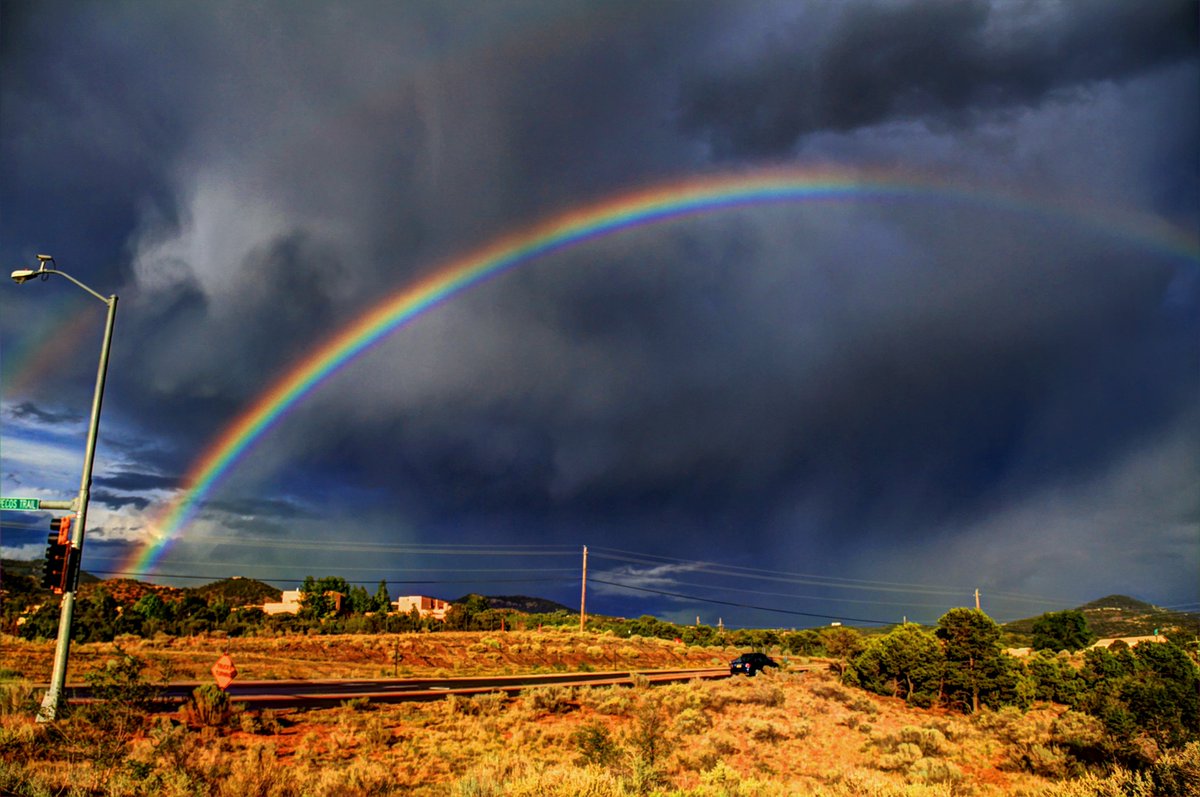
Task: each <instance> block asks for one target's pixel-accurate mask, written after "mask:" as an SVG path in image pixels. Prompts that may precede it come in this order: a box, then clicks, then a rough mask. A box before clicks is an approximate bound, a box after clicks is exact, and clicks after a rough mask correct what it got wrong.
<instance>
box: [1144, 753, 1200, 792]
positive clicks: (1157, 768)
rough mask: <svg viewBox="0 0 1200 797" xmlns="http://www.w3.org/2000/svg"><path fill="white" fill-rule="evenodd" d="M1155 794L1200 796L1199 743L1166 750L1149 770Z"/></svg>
mask: <svg viewBox="0 0 1200 797" xmlns="http://www.w3.org/2000/svg"><path fill="white" fill-rule="evenodd" d="M1149 774H1150V779H1151V780H1152V781H1153V782H1154V788H1155V792H1156V793H1157V794H1161V795H1170V797H1175V796H1176V795H1179V797H1183V795H1187V794H1200V742H1191V743H1190V744H1188V745H1187V746H1185V747H1184V748H1182V749H1180V750H1168V751H1167V752H1166V753H1164V754H1163V756H1162V757H1161V758H1160V759H1159V760H1158V761H1156V762H1155V763H1154V765H1153V766H1152V767H1151V768H1150V773H1149Z"/></svg>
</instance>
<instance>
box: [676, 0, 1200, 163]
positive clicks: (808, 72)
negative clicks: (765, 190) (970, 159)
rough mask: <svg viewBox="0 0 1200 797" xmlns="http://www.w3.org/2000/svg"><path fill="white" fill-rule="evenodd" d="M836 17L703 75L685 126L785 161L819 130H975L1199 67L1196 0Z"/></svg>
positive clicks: (947, 6)
mask: <svg viewBox="0 0 1200 797" xmlns="http://www.w3.org/2000/svg"><path fill="white" fill-rule="evenodd" d="M830 8H831V7H826V8H825V9H824V11H829V10H830ZM833 8H836V9H837V12H835V13H837V14H838V17H837V18H836V19H835V21H834V22H833V23H832V26H831V27H832V30H830V31H828V32H824V31H823V33H825V35H821V36H820V37H819V38H815V37H814V36H812V35H809V34H808V31H807V30H806V25H807V24H809V20H808V18H807V17H806V16H804V15H801V16H800V17H799V19H797V20H795V21H793V22H792V23H791V25H792V29H791V30H787V29H785V30H782V31H775V32H773V34H774V35H773V36H772V38H771V41H770V42H769V43H768V44H767V45H766V47H767V52H766V53H765V54H764V55H763V57H761V58H756V59H755V60H754V61H753V62H751V63H750V64H748V65H746V66H745V67H743V68H741V69H736V70H735V71H732V72H727V71H722V72H718V73H712V74H709V75H708V76H706V77H704V78H694V79H692V80H691V81H690V82H689V84H688V85H686V86H685V87H684V89H683V95H682V98H681V121H682V123H683V125H684V126H685V128H687V129H690V130H694V131H699V132H703V133H705V134H707V135H708V136H710V137H711V139H712V141H713V144H714V145H715V146H716V148H717V151H718V152H720V153H721V154H723V155H724V156H726V157H729V156H738V155H757V156H763V155H778V154H780V153H784V152H787V151H788V150H790V149H791V148H792V146H793V145H794V144H795V143H796V142H797V140H798V139H800V138H801V137H802V136H804V135H806V134H809V133H813V132H817V131H825V130H828V131H841V132H844V131H850V130H854V129H856V128H861V127H866V126H870V125H876V124H880V123H883V122H887V121H891V120H922V121H924V122H926V123H928V124H932V125H937V124H945V123H949V124H961V123H966V122H975V121H977V120H979V119H980V117H981V115H987V114H990V113H992V112H995V111H998V110H1009V109H1013V108H1017V107H1022V106H1037V105H1039V104H1040V103H1042V102H1043V101H1045V100H1047V99H1048V98H1050V97H1052V96H1055V95H1061V94H1063V93H1067V92H1072V91H1076V90H1079V89H1081V88H1082V87H1084V86H1085V85H1087V84H1090V83H1094V82H1096V81H1105V80H1115V81H1120V80H1125V79H1128V78H1130V77H1132V76H1135V75H1138V74H1140V73H1143V72H1145V71H1148V70H1152V69H1155V68H1159V67H1162V66H1166V65H1170V64H1173V63H1176V62H1178V61H1180V60H1183V59H1193V60H1194V59H1195V58H1196V56H1197V44H1198V40H1200V39H1198V35H1197V30H1198V25H1200V22H1198V19H1200V14H1198V9H1197V4H1196V2H1195V0H1163V2H1152V3H1129V2H1125V1H1124V0H1106V1H1105V2H1091V3H1079V4H1065V5H1053V6H1051V5H1050V4H1029V5H1020V4H1015V3H1013V4H1002V3H993V2H989V0H937V1H936V2H928V1H927V0H917V1H915V2H911V1H907V2H901V3H849V4H840V5H837V6H835V7H833ZM807 10H809V11H817V9H816V8H813V7H809V8H808V9H807ZM984 118H986V116H984Z"/></svg>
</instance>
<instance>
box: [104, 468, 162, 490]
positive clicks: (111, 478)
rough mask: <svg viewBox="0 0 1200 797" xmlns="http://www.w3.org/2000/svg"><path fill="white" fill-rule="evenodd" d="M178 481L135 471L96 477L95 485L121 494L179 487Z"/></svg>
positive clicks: (109, 473)
mask: <svg viewBox="0 0 1200 797" xmlns="http://www.w3.org/2000/svg"><path fill="white" fill-rule="evenodd" d="M178 481H179V480H178V479H175V478H172V477H169V476H160V475H158V474H154V473H137V472H134V471H116V472H112V471H110V472H108V473H106V474H103V475H99V476H96V477H95V478H94V479H93V483H94V484H96V485H99V486H100V487H108V488H110V489H112V490H120V491H121V492H137V491H139V490H163V489H168V488H171V487H175V486H177V485H178Z"/></svg>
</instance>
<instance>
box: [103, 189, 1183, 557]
mask: <svg viewBox="0 0 1200 797" xmlns="http://www.w3.org/2000/svg"><path fill="white" fill-rule="evenodd" d="M913 198H930V199H937V200H943V201H951V202H960V203H961V202H965V203H968V204H975V205H982V206H986V207H989V208H994V209H998V210H1001V211H1008V212H1018V213H1027V214H1036V215H1037V216H1039V217H1051V218H1058V219H1065V220H1067V221H1069V222H1071V223H1073V224H1076V225H1080V226H1084V227H1088V228H1092V229H1095V230H1097V231H1099V232H1101V233H1102V234H1105V235H1117V236H1119V237H1122V238H1126V239H1131V240H1133V241H1135V242H1138V243H1140V244H1143V245H1145V246H1147V247H1149V248H1151V249H1156V250H1160V251H1164V252H1166V253H1168V254H1171V255H1177V256H1181V257H1183V258H1186V259H1189V260H1192V261H1196V260H1200V243H1198V242H1197V240H1196V239H1195V238H1194V237H1192V236H1190V235H1188V234H1186V233H1184V232H1183V231H1181V230H1179V229H1178V228H1175V227H1173V226H1171V225H1169V224H1166V223H1165V222H1163V221H1162V220H1160V219H1158V218H1157V217H1152V216H1146V215H1141V214H1136V213H1129V212H1120V213H1114V212H1111V211H1108V210H1102V209H1099V208H1081V207H1079V206H1078V205H1071V204H1067V203H1063V202H1053V201H1046V200H1044V199H1039V198H1035V197H1031V196H1027V195H1022V194H1016V193H1003V192H994V191H983V190H980V189H979V188H978V187H971V186H967V185H962V184H954V183H949V182H941V181H937V180H931V179H929V178H928V177H917V176H913V175H902V174H894V173H889V174H882V175H879V174H865V173H863V172H852V171H848V170H840V169H830V168H824V169H805V170H795V169H780V168H774V169H767V170H758V171H750V172H739V173H731V174H721V175H715V176H714V175H710V176H703V177H697V178H690V179H684V180H681V181H674V182H668V183H665V184H661V185H657V186H653V187H650V188H644V189H641V190H634V191H631V192H628V193H622V194H618V195H616V196H613V197H610V198H607V199H603V200H601V201H599V202H595V203H593V204H589V205H584V206H582V207H579V208H576V209H574V210H571V211H569V212H565V213H563V214H561V215H558V216H555V217H552V218H549V219H548V220H545V221H541V222H539V223H535V224H533V225H532V226H529V227H526V228H525V229H522V230H520V231H518V232H515V233H511V234H509V235H505V236H503V237H501V238H499V239H498V240H495V241H493V242H491V243H488V244H485V245H484V246H482V247H480V248H478V249H476V250H474V251H472V252H470V253H468V254H466V255H465V256H463V257H460V258H458V259H455V260H452V261H450V262H448V263H445V264H443V265H442V266H440V267H439V268H436V269H434V270H433V271H432V272H431V273H429V274H428V275H427V276H425V277H424V278H422V279H420V280H419V281H417V282H416V283H414V284H411V285H409V286H407V287H404V288H402V289H400V290H399V291H397V292H395V293H393V294H391V295H390V296H388V297H387V298H385V299H383V300H382V301H380V302H379V303H378V304H376V305H375V306H373V307H371V308H370V309H368V310H367V311H366V312H365V313H363V314H362V315H361V316H359V317H358V318H357V319H356V320H354V321H353V322H351V323H349V324H347V325H346V326H344V327H343V328H342V329H340V330H339V331H337V332H336V333H335V334H334V335H333V336H332V337H330V338H328V339H327V340H326V341H325V342H324V343H321V344H319V345H318V346H316V347H315V348H314V349H312V350H311V351H310V352H309V353H308V354H307V355H306V356H304V358H303V359H302V360H301V361H300V362H299V363H297V364H296V365H294V366H292V367H291V369H290V370H288V371H286V372H285V373H284V374H283V375H282V376H280V377H278V378H277V379H276V380H275V381H274V382H273V383H272V384H271V385H270V386H269V387H268V388H267V390H266V391H264V392H263V393H262V394H261V395H260V396H259V397H258V399H257V400H255V401H254V402H253V403H252V404H251V405H250V406H248V407H247V408H246V409H244V410H243V411H242V412H241V414H240V415H238V416H237V417H236V418H235V419H234V420H233V422H232V423H230V424H229V425H228V426H227V427H226V428H225V429H224V431H222V432H221V433H220V435H219V436H218V437H217V438H216V439H215V440H214V441H213V442H212V443H211V444H210V445H209V446H208V447H207V448H206V449H205V450H204V452H203V453H202V454H201V455H200V457H199V458H198V459H197V460H196V461H195V462H194V464H193V465H192V466H191V468H190V469H189V470H188V471H187V473H186V475H185V477H184V479H183V484H182V488H181V490H180V491H179V493H178V495H177V496H176V497H175V498H174V499H173V500H171V501H170V503H169V504H168V505H167V506H166V507H165V509H164V510H163V511H162V512H161V513H160V514H159V515H158V516H157V519H156V520H155V521H154V522H153V523H152V525H151V530H152V532H153V533H154V538H153V539H152V540H151V541H150V542H148V543H146V544H145V545H144V546H143V547H142V548H141V550H138V551H135V553H134V555H133V556H132V557H131V558H130V559H129V560H128V561H127V563H126V565H125V567H123V568H122V569H123V570H125V571H128V572H132V573H146V572H149V571H150V570H152V569H153V568H154V566H155V565H156V564H157V562H158V561H159V559H161V557H162V556H163V555H164V554H165V553H166V551H167V550H168V548H169V546H170V544H171V543H172V541H174V540H175V539H176V537H177V536H178V535H177V532H178V531H179V529H181V528H182V527H183V526H184V525H185V524H186V523H187V522H188V521H189V520H190V519H191V517H192V516H193V515H194V514H195V512H196V511H197V509H198V507H199V505H200V504H201V503H202V502H203V501H204V499H205V497H206V496H208V495H209V493H211V492H212V490H213V488H214V487H215V486H216V484H217V483H218V482H219V481H220V480H221V478H222V477H223V476H224V475H225V474H226V473H228V472H229V470H230V468H232V467H233V465H234V464H235V463H236V462H237V461H238V459H239V458H240V457H242V456H243V455H244V454H245V453H246V451H247V450H248V449H249V448H250V447H251V446H252V445H253V444H254V443H255V441H257V440H258V439H259V438H261V437H262V436H263V435H264V434H266V433H267V432H268V431H269V430H270V429H271V428H272V426H274V425H275V424H276V423H277V422H278V421H279V420H280V419H281V418H282V417H283V416H284V415H285V413H286V412H287V411H288V409H289V408H291V407H293V406H295V405H296V403H297V402H299V401H300V400H301V399H303V398H304V397H305V396H306V395H307V394H308V393H310V392H311V391H312V390H314V389H315V388H316V387H317V386H318V385H320V384H321V383H322V382H324V381H325V380H327V379H329V378H330V377H331V376H333V374H335V373H336V372H337V371H338V370H340V369H341V368H343V367H345V366H346V365H347V364H348V363H350V362H351V361H352V360H354V359H355V358H356V357H357V356H359V355H360V354H362V353H363V352H365V351H367V350H368V349H369V348H371V346H372V345H374V344H376V343H377V342H379V341H380V340H382V339H383V338H384V337H386V336H387V335H389V334H390V333H392V332H394V331H396V330H397V329H399V328H400V327H402V326H403V325H405V324H406V323H407V322H409V321H411V320H413V319H414V318H416V317H418V316H420V315H421V314H422V313H424V312H426V311H428V310H430V309H431V308H434V307H436V306H438V305H439V304H441V303H442V302H445V301H447V300H448V299H450V298H452V297H454V296H456V295H457V294H459V293H461V292H463V291H465V290H467V289H469V288H471V287H473V286H475V285H478V284H479V283H481V282H483V281H485V280H487V279H490V278H492V277H496V276H498V275H500V274H502V273H505V272H507V271H508V270H510V269H514V268H516V267H518V266H520V265H523V264H526V263H529V262H531V261H534V260H537V259H539V258H543V257H545V256H547V255H550V254H552V253H554V252H559V251H562V250H565V249H568V248H571V247H576V246H579V245H581V244H584V243H586V242H588V241H593V240H596V239H598V238H602V237H604V236H608V235H612V234H614V233H618V232H621V231H625V230H629V229H632V228H636V227H647V226H650V225H655V224H660V223H663V222H667V221H670V220H673V219H679V218H681V217H686V216H694V215H698V214H708V213H714V212H720V211H725V210H729V209H733V208H741V207H748V206H755V205H765V204H778V203H795V202H813V201H836V200H844V199H872V200H888V199H913Z"/></svg>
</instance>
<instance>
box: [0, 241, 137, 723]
mask: <svg viewBox="0 0 1200 797" xmlns="http://www.w3.org/2000/svg"><path fill="white" fill-rule="evenodd" d="M38 260H39V261H40V268H38V269H37V270H36V271H34V270H33V269H19V270H17V271H14V272H13V273H12V278H13V280H14V281H15V282H16V283H17V284H18V285H20V284H21V283H23V282H25V281H27V280H30V279H32V278H33V277H41V278H42V279H47V278H48V277H49V275H51V274H57V275H59V276H61V277H64V278H66V279H67V280H69V281H71V282H73V283H75V284H76V285H78V286H79V287H80V288H82V289H83V290H85V291H87V292H88V293H90V294H91V295H92V296H95V297H96V298H97V299H99V300H100V301H102V302H104V304H105V305H107V307H108V316H107V318H106V319H105V322H104V342H103V343H102V344H101V347H100V365H99V366H98V368H97V369H96V389H95V391H94V392H93V394H92V415H91V419H90V420H89V422H88V434H87V445H86V447H85V449H84V453H83V474H82V475H81V476H80V479H79V495H78V496H77V497H76V498H75V502H74V504H75V505H74V507H73V508H74V510H75V522H74V523H73V524H72V527H73V528H72V531H71V547H72V548H73V549H74V550H75V551H77V552H78V553H77V554H76V556H78V557H79V559H80V560H82V558H83V537H84V529H85V528H86V527H87V511H88V500H89V498H90V496H91V489H92V463H93V462H94V461H95V459H96V437H97V435H98V433H99V431H100V405H101V403H102V402H103V401H104V381H105V378H106V377H107V375H108V352H109V349H110V347H111V346H112V333H113V325H114V323H115V322H116V320H117V295H116V294H113V295H112V296H109V297H107V298H105V297H104V296H102V295H101V294H99V293H97V292H96V291H94V290H92V289H91V288H89V287H88V286H87V285H84V284H83V283H82V282H80V281H79V280H77V279H75V278H74V277H72V276H71V275H70V274H67V273H66V272H63V271H58V270H57V269H49V268H46V263H47V262H50V263H54V258H52V257H50V256H49V255H38ZM56 265H57V264H56ZM78 580H79V571H78V569H76V570H74V571H73V572H71V573H69V574H68V577H67V586H66V589H65V590H63V596H62V612H61V614H60V615H59V619H58V644H57V645H56V646H55V648H54V670H53V673H52V674H51V676H50V688H49V689H48V690H47V691H46V696H45V697H44V698H43V699H42V706H41V709H40V710H39V711H38V715H37V721H38V722H51V721H53V720H54V718H55V717H56V716H57V714H58V709H59V705H60V704H61V702H62V694H63V684H64V683H65V682H66V679H67V654H68V653H69V652H70V649H71V619H72V617H73V615H74V613H75V589H76V586H77V582H78Z"/></svg>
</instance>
